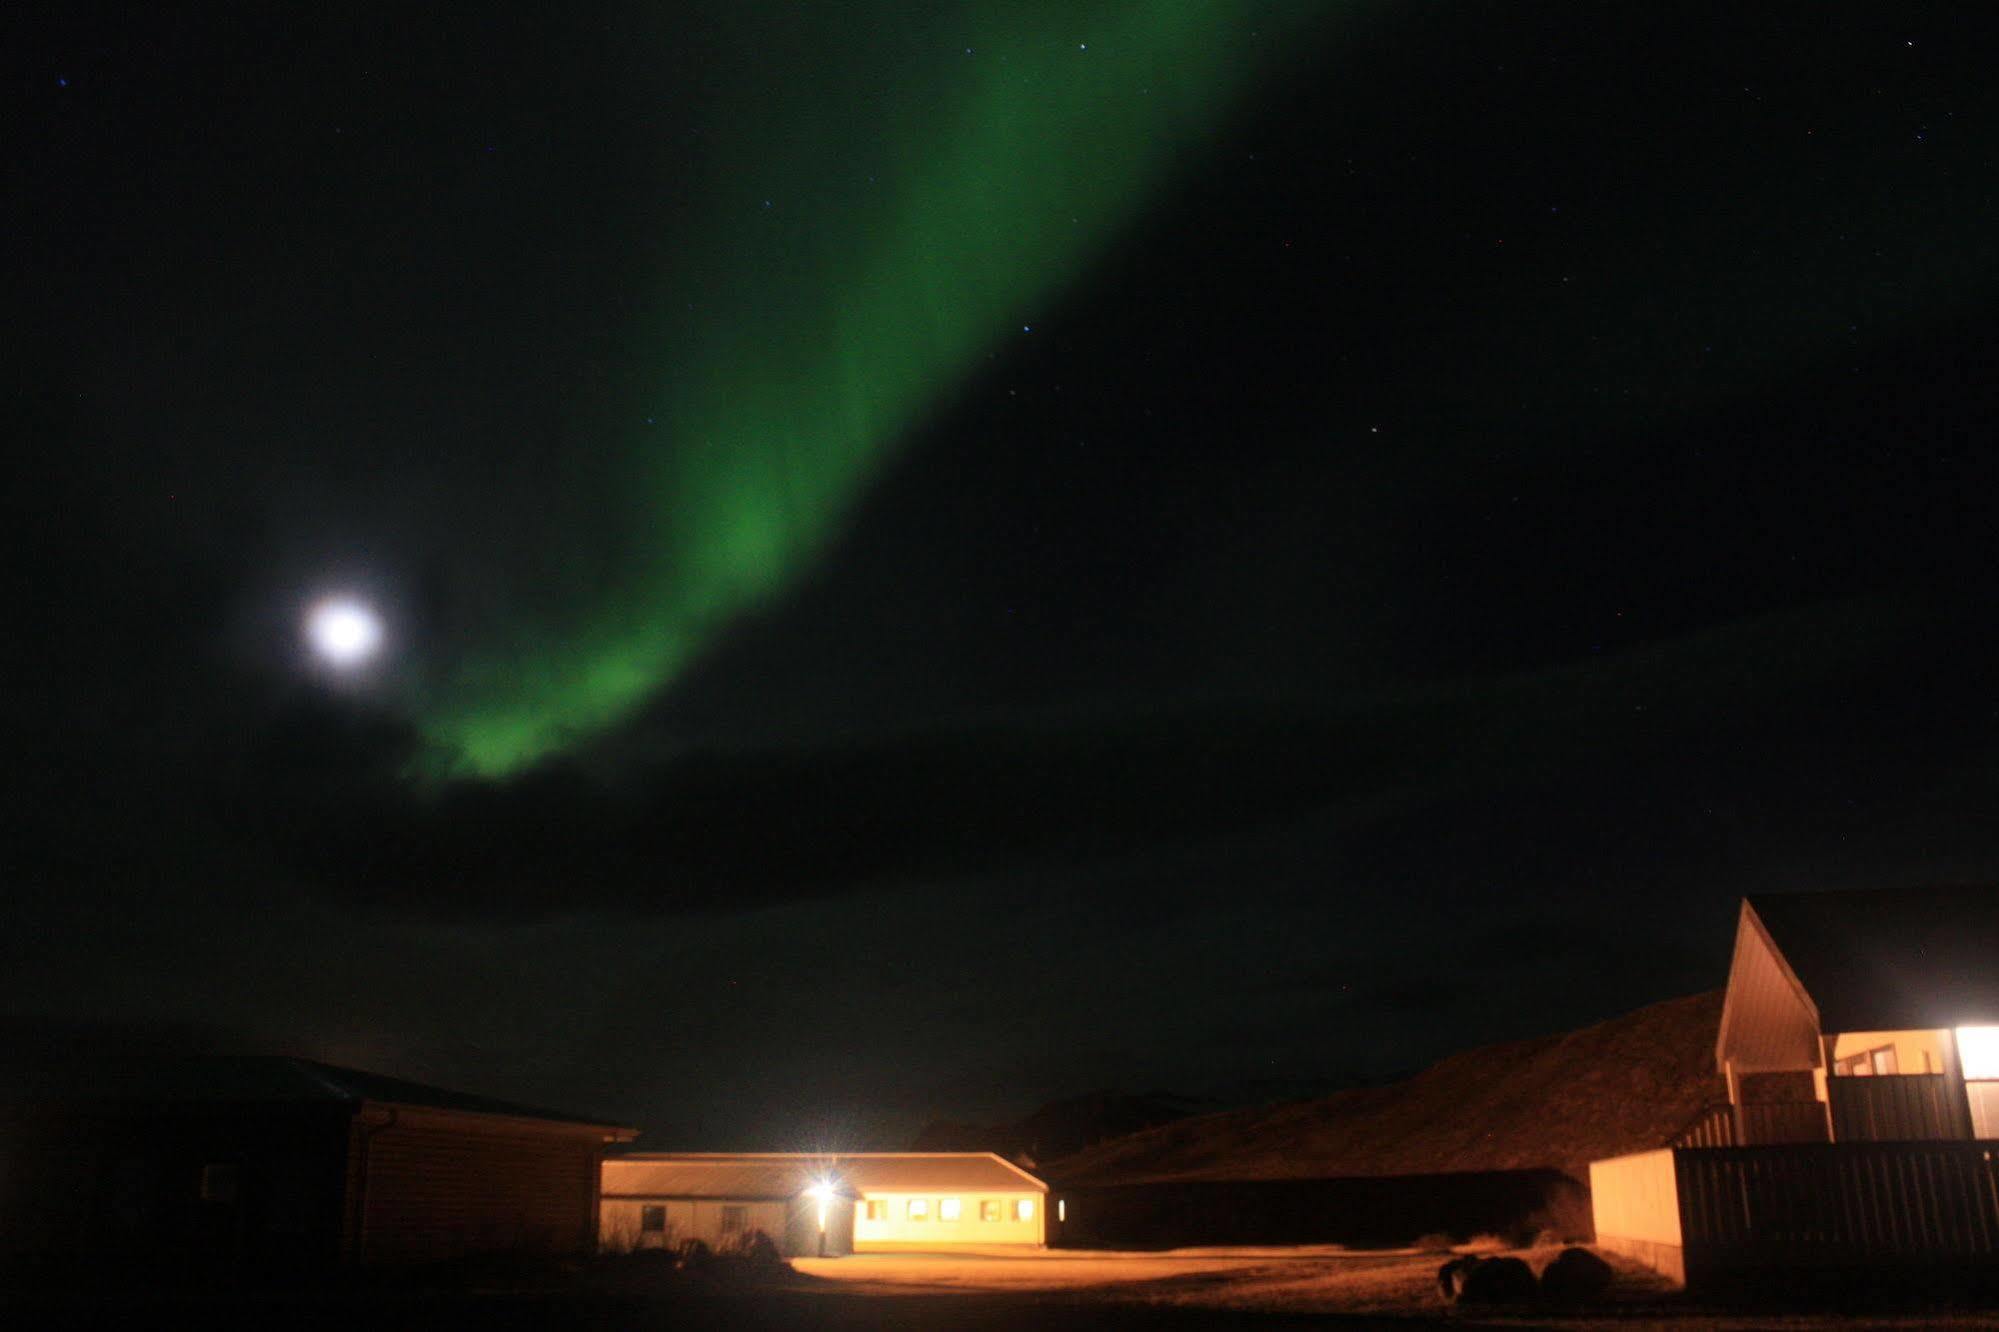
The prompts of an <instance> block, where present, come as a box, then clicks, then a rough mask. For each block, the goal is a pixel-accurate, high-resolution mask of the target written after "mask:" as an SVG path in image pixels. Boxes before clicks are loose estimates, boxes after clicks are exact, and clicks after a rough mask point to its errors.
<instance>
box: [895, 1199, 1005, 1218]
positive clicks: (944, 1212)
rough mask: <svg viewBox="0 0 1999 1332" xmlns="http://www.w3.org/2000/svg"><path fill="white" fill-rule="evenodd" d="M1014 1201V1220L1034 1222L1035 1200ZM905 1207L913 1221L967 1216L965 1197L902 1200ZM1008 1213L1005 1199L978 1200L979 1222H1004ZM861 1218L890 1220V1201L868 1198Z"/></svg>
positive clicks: (906, 1215) (905, 1213) (905, 1211)
mask: <svg viewBox="0 0 1999 1332" xmlns="http://www.w3.org/2000/svg"><path fill="white" fill-rule="evenodd" d="M1012 1202H1013V1206H1012V1208H1011V1211H1012V1214H1013V1215H1012V1219H1013V1220H1015V1221H1032V1220H1033V1219H1034V1199H1032V1198H1015V1199H1013V1200H1012ZM903 1207H904V1209H905V1210H904V1213H903V1215H904V1216H905V1217H906V1218H907V1219H908V1220H911V1221H929V1220H932V1219H933V1218H934V1219H935V1220H938V1221H958V1220H962V1219H963V1218H964V1215H965V1200H964V1199H963V1198H908V1199H905V1200H904V1201H903ZM1008 1210H1009V1209H1008V1207H1007V1201H1006V1200H1005V1199H1002V1198H981V1199H979V1220H981V1221H1005V1220H1007V1219H1008V1216H1007V1213H1008ZM861 1217H862V1219H863V1220H866V1221H886V1220H888V1219H889V1215H888V1201H887V1200H886V1199H883V1198H870V1199H868V1200H867V1201H866V1202H864V1203H862V1204H861Z"/></svg>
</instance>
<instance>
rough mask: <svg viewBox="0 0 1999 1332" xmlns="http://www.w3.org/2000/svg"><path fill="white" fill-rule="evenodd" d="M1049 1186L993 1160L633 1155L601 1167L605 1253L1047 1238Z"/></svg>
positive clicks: (807, 1252)
mask: <svg viewBox="0 0 1999 1332" xmlns="http://www.w3.org/2000/svg"><path fill="white" fill-rule="evenodd" d="M1047 1196H1048V1186H1047V1185H1046V1184H1044V1183H1042V1182H1041V1181H1040V1180H1038V1179H1036V1178H1035V1177H1034V1176H1033V1175H1030V1174H1028V1173H1027V1172H1026V1171H1025V1170H1022V1169H1020V1168H1019V1167H1018V1166H1015V1165H1013V1164H1011V1163H1010V1162H1008V1161H1006V1160H1004V1159H1002V1158H1001V1157H999V1156H996V1155H994V1154H993V1153H991V1152H842V1153H838V1154H833V1153H815V1152H634V1153H631V1154H628V1155H624V1156H616V1157H612V1158H609V1159H607V1160H606V1161H605V1162H604V1178H603V1186H602V1190H601V1202H600V1223H599V1228H598V1234H599V1242H600V1244H601V1245H602V1246H603V1247H604V1248H606V1249H610V1250H613V1251H624V1250H630V1249H638V1248H671V1247H673V1246H675V1245H678V1244H680V1243H681V1242H682V1241H684V1240H688V1239H699V1240H702V1241H705V1242H706V1243H708V1244H709V1245H712V1246H716V1247H724V1246H727V1245H730V1244H733V1243H738V1242H740V1237H741V1236H743V1235H744V1234H746V1233H748V1232H749V1231H753V1230H761V1231H763V1232H764V1233H765V1234H767V1235H769V1236H770V1237H771V1239H772V1240H774V1241H775V1242H776V1244H777V1246H778V1250H779V1251H780V1252H781V1253H783V1254H784V1255H785V1256H787V1257H799V1256H812V1255H821V1256H834V1255H838V1254H844V1253H851V1252H854V1251H856V1250H861V1251H865V1250H869V1249H897V1248H901V1249H924V1248H934V1247H937V1246H940V1245H943V1246H951V1245H961V1244H1020V1245H1035V1246H1039V1245H1042V1244H1044V1243H1045V1242H1046V1235H1047V1229H1046V1226H1047V1216H1046V1211H1047Z"/></svg>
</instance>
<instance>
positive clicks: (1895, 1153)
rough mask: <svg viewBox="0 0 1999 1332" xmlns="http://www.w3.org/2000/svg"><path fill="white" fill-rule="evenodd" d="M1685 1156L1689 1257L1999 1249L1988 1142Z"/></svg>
mask: <svg viewBox="0 0 1999 1332" xmlns="http://www.w3.org/2000/svg"><path fill="white" fill-rule="evenodd" d="M1676 1155H1677V1157H1678V1159H1677V1160H1676V1162H1675V1168H1676V1170H1677V1173H1678V1176H1679V1197H1680V1226H1681V1230H1682V1233H1683V1234H1684V1236H1685V1244H1686V1247H1687V1257H1688V1265H1689V1267H1690V1268H1692V1267H1701V1268H1707V1269H1712V1270H1726V1269H1759V1268H1766V1269H1767V1268H1791V1267H1801V1266H1829V1265H1834V1264H1868V1263H1890V1264H1924V1265H1927V1264H1943V1263H1950V1262H1953V1261H1963V1260H1967V1259H1975V1260H1980V1261H1983V1260H1989V1259H1990V1258H1992V1257H1994V1256H1999V1175H1996V1174H1995V1165H1994V1161H1993V1155H1994V1152H1993V1149H1992V1148H1991V1147H1989V1146H1981V1145H1979V1144H1975V1143H1943V1142H1938V1143H1894V1144H1889V1143H1870V1144H1847V1143H1839V1144H1826V1145H1823V1146H1802V1147H1735V1148H1718V1149H1710V1150H1706V1151H1686V1152H1680V1153H1677V1154H1676Z"/></svg>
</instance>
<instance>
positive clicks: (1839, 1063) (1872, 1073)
mask: <svg viewBox="0 0 1999 1332" xmlns="http://www.w3.org/2000/svg"><path fill="white" fill-rule="evenodd" d="M1832 1071H1833V1073H1834V1075H1835V1076H1837V1077H1842V1078H1871V1077H1876V1076H1881V1077H1887V1076H1889V1075H1892V1074H1895V1073H1899V1072H1901V1071H1902V1070H1901V1067H1900V1066H1899V1065H1898V1064H1897V1062H1896V1059H1895V1047H1894V1046H1892V1045H1883V1046H1880V1047H1878V1048H1876V1049H1872V1050H1862V1051H1861V1052H1860V1053H1859V1054H1851V1055H1848V1056H1846V1058H1844V1059H1840V1060H1836V1061H1834V1063H1833V1066H1832Z"/></svg>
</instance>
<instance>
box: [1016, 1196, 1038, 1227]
mask: <svg viewBox="0 0 1999 1332" xmlns="http://www.w3.org/2000/svg"><path fill="white" fill-rule="evenodd" d="M1013 1219H1014V1220H1016V1221H1032V1220H1033V1219H1034V1199H1032V1198H1021V1199H1019V1200H1017V1201H1016V1202H1015V1203H1014V1205H1013Z"/></svg>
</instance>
